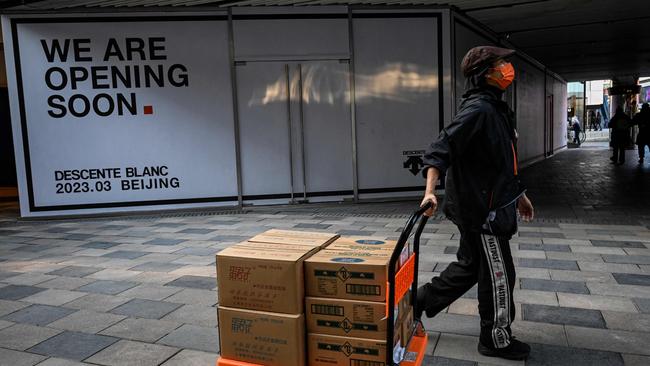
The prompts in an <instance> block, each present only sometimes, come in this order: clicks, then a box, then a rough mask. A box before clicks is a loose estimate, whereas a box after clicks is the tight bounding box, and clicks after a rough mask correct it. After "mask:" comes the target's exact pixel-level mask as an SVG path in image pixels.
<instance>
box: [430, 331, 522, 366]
mask: <svg viewBox="0 0 650 366" xmlns="http://www.w3.org/2000/svg"><path fill="white" fill-rule="evenodd" d="M477 344H478V337H473V336H465V335H458V334H447V333H441V334H440V338H439V339H438V343H437V345H436V347H435V350H434V351H433V355H434V356H438V357H446V358H452V359H460V360H468V361H475V362H479V363H485V364H487V365H489V364H494V363H495V362H498V364H499V365H502V366H510V365H512V366H515V365H517V366H524V361H509V360H503V359H498V360H497V359H494V358H492V357H486V356H482V355H481V354H479V353H478V351H476V345H477Z"/></svg>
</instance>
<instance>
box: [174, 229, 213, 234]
mask: <svg viewBox="0 0 650 366" xmlns="http://www.w3.org/2000/svg"><path fill="white" fill-rule="evenodd" d="M213 231H216V230H214V229H193V228H190V229H185V230H181V231H179V233H181V234H199V235H204V234H209V233H211V232H213Z"/></svg>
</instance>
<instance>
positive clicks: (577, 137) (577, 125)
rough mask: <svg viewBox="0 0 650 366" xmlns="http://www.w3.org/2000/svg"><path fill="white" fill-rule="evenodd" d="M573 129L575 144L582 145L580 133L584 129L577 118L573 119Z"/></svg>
mask: <svg viewBox="0 0 650 366" xmlns="http://www.w3.org/2000/svg"><path fill="white" fill-rule="evenodd" d="M571 129H572V130H573V143H574V144H578V145H580V131H582V127H581V126H580V120H579V119H578V117H576V116H573V118H571Z"/></svg>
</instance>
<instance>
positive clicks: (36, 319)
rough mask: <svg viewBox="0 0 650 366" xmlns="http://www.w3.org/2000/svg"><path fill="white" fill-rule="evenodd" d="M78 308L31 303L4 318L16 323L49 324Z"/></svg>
mask: <svg viewBox="0 0 650 366" xmlns="http://www.w3.org/2000/svg"><path fill="white" fill-rule="evenodd" d="M75 311H76V310H74V309H67V308H62V307H58V306H49V305H31V306H28V307H26V308H24V309H20V310H18V311H15V312H13V313H11V314H9V315H6V316H4V317H3V318H2V319H4V320H9V321H12V322H14V323H27V324H33V325H47V324H49V323H51V322H53V321H55V320H59V319H61V318H63V317H66V316H68V315H70V314H72V313H74V312H75Z"/></svg>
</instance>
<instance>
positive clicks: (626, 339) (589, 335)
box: [565, 325, 650, 356]
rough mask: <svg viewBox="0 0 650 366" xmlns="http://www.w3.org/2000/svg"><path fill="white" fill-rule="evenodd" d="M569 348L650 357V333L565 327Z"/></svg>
mask: <svg viewBox="0 0 650 366" xmlns="http://www.w3.org/2000/svg"><path fill="white" fill-rule="evenodd" d="M565 329H566V333H567V339H568V340H569V346H571V347H576V348H589V349H595V350H603V351H612V352H621V353H631V354H636V355H646V356H648V355H650V348H648V344H650V333H647V332H628V331H624V330H610V329H594V328H583V327H576V326H572V325H567V326H565Z"/></svg>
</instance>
